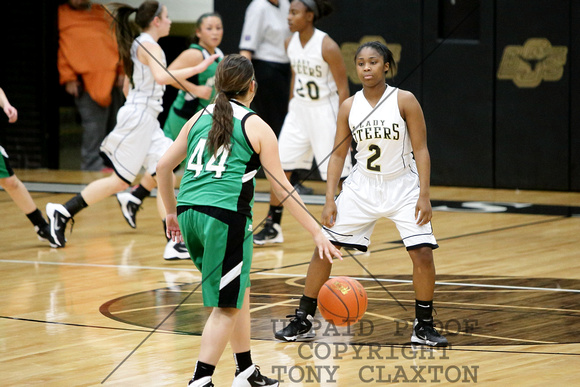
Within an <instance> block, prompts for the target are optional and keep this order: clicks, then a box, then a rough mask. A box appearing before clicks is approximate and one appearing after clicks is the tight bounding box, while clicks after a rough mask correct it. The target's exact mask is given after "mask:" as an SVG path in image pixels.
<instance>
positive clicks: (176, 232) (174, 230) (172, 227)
mask: <svg viewBox="0 0 580 387" xmlns="http://www.w3.org/2000/svg"><path fill="white" fill-rule="evenodd" d="M165 225H166V227H167V238H170V239H171V240H172V241H173V242H183V236H182V235H181V230H180V229H179V223H177V215H176V214H167V217H166V218H165Z"/></svg>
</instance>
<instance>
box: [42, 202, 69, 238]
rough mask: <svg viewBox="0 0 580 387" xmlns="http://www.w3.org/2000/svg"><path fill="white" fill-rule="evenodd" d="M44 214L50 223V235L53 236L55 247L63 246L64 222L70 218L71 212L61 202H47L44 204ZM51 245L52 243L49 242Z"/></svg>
mask: <svg viewBox="0 0 580 387" xmlns="http://www.w3.org/2000/svg"><path fill="white" fill-rule="evenodd" d="M46 216H47V217H48V224H49V225H50V235H51V236H52V238H53V242H54V244H55V245H56V246H55V247H64V245H65V244H66V238H65V237H64V232H65V229H66V224H67V223H68V221H69V220H71V219H72V216H71V214H70V213H69V212H68V211H67V209H66V208H64V206H63V205H62V204H55V203H48V204H47V205H46ZM51 246H52V244H51Z"/></svg>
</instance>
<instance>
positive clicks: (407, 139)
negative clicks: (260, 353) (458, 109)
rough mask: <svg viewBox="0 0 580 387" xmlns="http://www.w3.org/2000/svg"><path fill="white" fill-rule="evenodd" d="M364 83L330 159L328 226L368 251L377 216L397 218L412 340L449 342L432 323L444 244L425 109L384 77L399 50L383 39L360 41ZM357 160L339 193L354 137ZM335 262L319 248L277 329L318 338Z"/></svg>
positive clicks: (284, 335) (337, 238)
mask: <svg viewBox="0 0 580 387" xmlns="http://www.w3.org/2000/svg"><path fill="white" fill-rule="evenodd" d="M355 64H356V69H357V75H358V77H359V79H360V80H361V82H362V84H363V89H362V90H361V91H359V92H357V93H356V94H355V95H354V96H353V97H351V98H349V99H347V100H346V101H345V102H344V103H343V104H342V105H341V107H340V111H339V113H338V121H337V130H336V138H335V144H334V148H335V151H334V152H333V153H332V156H331V157H330V161H329V165H328V181H327V189H326V204H325V206H324V209H323V211H322V224H323V225H324V226H325V227H324V231H325V234H326V235H327V236H328V237H329V239H330V240H331V241H333V243H334V244H335V245H337V246H342V247H349V248H355V249H358V250H361V251H366V250H367V247H368V245H369V244H370V237H371V234H372V232H373V228H374V226H375V224H376V222H377V220H379V219H381V218H388V219H391V220H392V221H393V222H394V223H395V225H396V226H397V229H398V230H399V233H400V235H401V239H402V240H403V243H404V244H405V247H406V248H407V251H408V252H409V255H410V257H411V260H412V262H413V287H414V289H415V315H416V318H415V323H414V325H413V333H412V336H411V341H412V342H415V343H420V344H426V345H430V346H446V345H447V339H446V338H445V337H443V336H441V335H440V334H439V333H438V332H437V331H436V330H435V328H434V325H433V317H432V311H433V294H434V287H435V265H434V262H433V249H436V248H437V247H438V245H437V241H436V240H435V237H434V236H433V229H432V227H431V217H432V209H431V202H430V199H429V186H430V173H431V161H430V157H429V150H428V149H427V134H426V127H425V119H424V117H423V111H422V110H421V106H420V105H419V102H418V101H417V99H416V98H415V96H414V95H413V94H412V93H410V92H408V91H404V90H399V89H397V88H395V87H391V86H388V85H386V84H385V73H386V72H387V71H388V70H389V69H390V68H391V67H393V66H394V65H395V62H394V60H393V54H392V53H391V51H390V50H389V49H388V48H387V47H386V46H385V45H383V44H381V43H379V42H369V43H365V44H363V45H361V46H360V47H359V49H358V51H357V53H356V55H355ZM352 139H354V141H355V142H356V144H357V146H356V149H357V154H356V159H357V164H356V166H355V167H354V168H353V170H352V172H351V173H350V175H349V176H348V178H347V179H346V180H345V181H344V184H343V187H342V192H341V193H340V195H339V196H338V197H337V198H336V202H335V199H334V193H335V190H336V187H337V186H338V182H339V180H340V177H341V171H342V168H343V164H344V160H345V158H346V156H347V154H348V150H349V146H350V144H351V140H352ZM331 268H332V264H331V263H330V262H328V261H323V260H321V259H319V258H318V254H317V253H316V252H315V254H314V256H313V258H312V260H311V262H310V266H309V268H308V276H307V278H306V285H305V288H304V295H303V296H302V298H301V300H300V307H299V309H297V310H296V315H295V316H293V317H292V319H291V321H290V324H289V325H288V326H286V327H285V328H284V329H282V330H280V331H278V332H276V335H275V336H276V338H278V339H280V340H285V341H294V340H297V339H309V338H313V337H314V335H313V332H311V328H312V323H311V322H310V321H309V320H308V316H311V317H313V316H314V313H315V312H316V306H317V301H316V298H317V295H318V292H319V290H320V288H321V287H322V285H323V284H324V283H325V282H326V281H327V280H328V278H329V276H330V271H331Z"/></svg>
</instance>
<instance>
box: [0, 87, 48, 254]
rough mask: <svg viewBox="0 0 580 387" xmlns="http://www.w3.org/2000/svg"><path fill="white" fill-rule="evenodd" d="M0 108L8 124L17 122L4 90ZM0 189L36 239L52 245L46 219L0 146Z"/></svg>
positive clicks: (1, 94) (16, 114) (0, 99)
mask: <svg viewBox="0 0 580 387" xmlns="http://www.w3.org/2000/svg"><path fill="white" fill-rule="evenodd" d="M0 108H2V110H4V113H6V116H8V122H9V123H11V124H13V123H15V122H16V121H17V120H18V111H17V110H16V108H15V107H14V106H12V105H11V104H10V102H8V98H7V97H6V94H4V90H2V89H1V88H0ZM0 187H2V188H3V189H4V190H5V191H6V193H8V195H9V196H10V197H11V198H12V200H13V201H14V203H16V205H17V206H18V208H20V209H21V210H22V212H24V213H25V214H26V217H27V218H28V219H29V220H30V222H31V223H32V225H33V226H34V229H35V230H36V233H37V234H38V239H40V240H41V241H44V240H47V241H49V242H50V244H51V245H52V244H54V240H53V239H52V237H51V236H50V227H49V226H48V223H47V222H46V219H44V217H43V216H42V212H40V210H39V209H38V208H37V207H36V204H34V201H33V200H32V197H31V196H30V193H29V192H28V190H27V189H26V187H25V186H24V184H22V182H21V181H20V179H19V178H18V177H17V176H16V175H15V174H14V171H13V170H12V168H11V167H10V163H9V162H8V154H7V153H6V151H5V150H4V148H3V147H1V146H0Z"/></svg>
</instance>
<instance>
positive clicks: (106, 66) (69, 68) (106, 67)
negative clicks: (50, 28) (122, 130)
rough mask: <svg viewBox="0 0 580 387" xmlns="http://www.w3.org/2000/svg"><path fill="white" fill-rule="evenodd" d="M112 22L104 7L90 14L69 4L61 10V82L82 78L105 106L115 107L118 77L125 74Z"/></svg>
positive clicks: (93, 8)
mask: <svg viewBox="0 0 580 387" xmlns="http://www.w3.org/2000/svg"><path fill="white" fill-rule="evenodd" d="M111 21H112V18H111V16H110V15H109V14H108V13H107V11H106V10H105V9H104V8H103V6H102V5H100V4H93V5H92V6H91V9H90V10H86V11H83V10H75V9H73V8H71V7H70V6H69V5H68V4H63V5H61V6H60V7H59V8H58V31H59V47H58V71H59V74H60V83H61V85H62V84H65V83H66V82H69V81H75V80H77V79H78V76H79V75H80V76H81V77H82V80H83V83H84V88H85V90H86V91H87V92H88V93H89V94H90V96H91V98H92V99H93V100H94V101H95V102H97V103H98V104H99V105H101V106H109V105H110V104H111V90H112V89H113V86H114V84H115V81H116V78H117V74H123V68H122V66H121V65H120V62H119V51H118V49H117V41H116V39H115V36H114V34H113V30H112V29H111Z"/></svg>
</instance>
